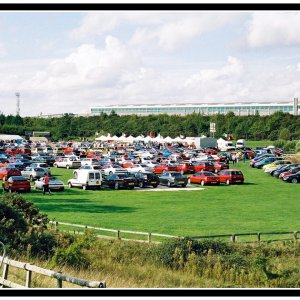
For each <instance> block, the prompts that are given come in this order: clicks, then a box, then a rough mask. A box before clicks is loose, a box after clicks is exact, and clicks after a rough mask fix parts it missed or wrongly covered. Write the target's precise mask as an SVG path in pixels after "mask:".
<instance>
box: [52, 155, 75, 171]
mask: <svg viewBox="0 0 300 300" xmlns="http://www.w3.org/2000/svg"><path fill="white" fill-rule="evenodd" d="M53 167H55V168H67V169H78V168H80V167H81V161H80V160H77V159H75V158H73V157H64V158H62V159H60V160H59V161H56V162H55V163H54V164H53Z"/></svg>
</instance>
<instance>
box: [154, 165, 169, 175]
mask: <svg viewBox="0 0 300 300" xmlns="http://www.w3.org/2000/svg"><path fill="white" fill-rule="evenodd" d="M167 171H168V166H167V165H166V164H157V165H156V166H155V167H154V168H153V173H155V174H161V173H163V172H167Z"/></svg>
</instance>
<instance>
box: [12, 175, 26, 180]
mask: <svg viewBox="0 0 300 300" xmlns="http://www.w3.org/2000/svg"><path fill="white" fill-rule="evenodd" d="M10 178H11V180H12V181H24V180H26V178H25V177H23V176H12V177H10ZM26 181H27V180H26Z"/></svg>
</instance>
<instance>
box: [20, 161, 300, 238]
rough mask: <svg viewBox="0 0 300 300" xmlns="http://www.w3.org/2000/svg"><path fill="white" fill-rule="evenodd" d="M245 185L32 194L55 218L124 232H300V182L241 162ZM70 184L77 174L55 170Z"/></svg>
mask: <svg viewBox="0 0 300 300" xmlns="http://www.w3.org/2000/svg"><path fill="white" fill-rule="evenodd" d="M237 168H238V169H240V170H242V171H243V173H244V176H245V184H244V185H232V186H226V185H221V186H216V187H214V186H212V187H210V186H207V187H206V190H204V191H201V190H199V191H187V190H185V189H183V190H182V191H179V192H175V191H174V192H155V193H153V192H143V193H141V192H137V191H134V190H133V191H127V190H119V191H115V190H111V189H102V190H101V191H90V190H88V191H83V190H81V189H75V188H73V189H69V188H68V187H66V190H65V192H62V193H61V192H56V193H53V195H52V196H48V195H45V196H44V195H43V194H42V193H41V192H40V191H33V192H32V193H30V194H26V195H25V197H26V199H28V200H30V201H33V202H34V203H35V204H36V205H37V206H38V207H39V208H40V209H41V211H42V212H44V213H46V214H48V216H49V217H50V219H54V218H55V220H57V221H61V222H69V223H76V224H84V225H90V226H98V227H105V228H111V229H121V230H135V231H146V232H156V233H164V234H174V235H181V236H184V235H185V236H186V235H190V236H191V235H199V234H219V233H242V232H263V231H264V232H265V231H276V230H289V231H293V230H300V220H299V214H300V184H286V183H284V182H282V181H281V180H277V179H275V178H273V177H271V176H269V175H266V174H264V173H263V171H262V170H257V169H252V168H250V167H249V165H248V163H245V164H244V163H243V162H239V163H238V166H237ZM52 173H53V175H57V176H58V177H60V178H61V179H62V180H63V181H64V182H67V179H68V178H71V177H72V170H65V169H54V168H52Z"/></svg>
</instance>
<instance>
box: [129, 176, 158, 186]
mask: <svg viewBox="0 0 300 300" xmlns="http://www.w3.org/2000/svg"><path fill="white" fill-rule="evenodd" d="M133 175H134V177H135V179H136V186H138V187H140V188H143V187H146V186H153V187H154V188H156V187H157V186H158V185H159V177H158V176H157V175H156V174H154V173H149V172H137V173H135V174H133Z"/></svg>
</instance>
